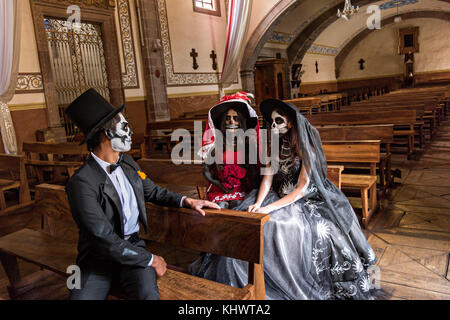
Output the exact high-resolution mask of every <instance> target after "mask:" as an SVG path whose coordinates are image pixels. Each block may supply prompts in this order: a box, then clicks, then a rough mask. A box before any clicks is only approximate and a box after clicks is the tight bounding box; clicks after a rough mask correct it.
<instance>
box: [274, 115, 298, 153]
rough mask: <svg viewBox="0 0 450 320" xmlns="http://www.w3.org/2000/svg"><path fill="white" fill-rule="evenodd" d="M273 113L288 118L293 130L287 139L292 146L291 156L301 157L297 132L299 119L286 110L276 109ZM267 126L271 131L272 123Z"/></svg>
mask: <svg viewBox="0 0 450 320" xmlns="http://www.w3.org/2000/svg"><path fill="white" fill-rule="evenodd" d="M273 111H276V112H278V113H279V114H280V115H282V116H283V117H287V118H288V121H289V122H290V123H291V125H292V127H291V129H290V130H289V132H288V133H287V137H288V139H289V143H290V145H291V155H290V156H291V158H295V157H296V156H299V157H301V152H300V139H299V136H298V131H297V119H296V118H293V117H292V115H291V114H290V113H289V112H287V111H286V110H284V109H282V108H277V109H274V110H273ZM273 111H272V112H273ZM267 125H268V126H269V129H270V128H271V125H272V123H269V122H268V121H267ZM281 146H282V144H281V143H280V149H281Z"/></svg>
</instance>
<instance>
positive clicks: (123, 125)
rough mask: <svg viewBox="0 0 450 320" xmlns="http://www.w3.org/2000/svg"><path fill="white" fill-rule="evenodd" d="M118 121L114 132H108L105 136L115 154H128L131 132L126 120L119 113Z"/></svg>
mask: <svg viewBox="0 0 450 320" xmlns="http://www.w3.org/2000/svg"><path fill="white" fill-rule="evenodd" d="M119 117H120V121H119V122H118V123H117V124H116V127H115V130H110V132H109V134H107V136H108V137H109V138H110V140H111V147H112V149H113V150H114V151H117V152H128V151H130V149H131V136H132V134H133V132H132V131H131V129H130V127H129V125H128V122H127V120H126V119H125V117H124V116H123V115H122V113H119Z"/></svg>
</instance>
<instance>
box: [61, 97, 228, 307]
mask: <svg viewBox="0 0 450 320" xmlns="http://www.w3.org/2000/svg"><path fill="white" fill-rule="evenodd" d="M124 107H125V105H122V106H121V107H119V108H117V109H115V108H114V107H113V106H112V105H111V104H110V103H109V102H108V101H106V100H105V99H104V98H103V97H102V96H101V95H100V94H99V93H97V92H96V91H95V90H94V89H90V90H88V91H86V92H85V93H83V94H82V95H81V96H80V97H78V98H77V99H76V100H75V101H74V102H72V104H71V105H70V106H69V107H67V109H66V113H67V115H68V116H69V118H70V119H71V120H72V121H73V122H74V123H75V124H76V125H77V126H78V127H79V128H80V130H81V131H82V132H83V133H84V136H85V139H84V140H83V142H82V143H84V142H86V143H87V146H88V149H89V151H91V156H90V157H89V159H88V160H87V161H86V163H85V164H84V165H83V166H82V167H81V168H80V169H79V170H77V171H76V172H75V174H74V175H73V176H72V177H71V178H70V180H69V182H68V184H67V186H66V192H67V195H68V199H69V204H70V208H71V211H72V216H73V218H74V220H75V222H76V223H77V225H78V228H79V240H78V256H77V265H78V266H79V267H80V269H81V288H79V289H72V290H71V294H70V298H71V299H73V300H80V299H83V300H98V299H106V298H107V296H108V293H109V291H110V288H111V286H112V285H116V284H117V285H118V286H120V287H121V288H122V289H123V291H124V292H125V293H126V294H127V296H128V297H129V298H131V299H159V293H158V287H157V284H156V276H163V275H164V273H165V272H166V263H165V261H164V259H163V258H162V257H159V256H157V255H154V254H151V253H150V252H148V251H147V250H146V249H145V242H144V241H143V240H141V239H140V238H139V223H141V224H142V225H143V227H144V230H146V228H147V218H146V211H145V202H146V201H149V202H154V203H156V204H159V205H164V206H172V207H186V208H192V209H194V210H195V211H197V212H198V213H199V214H202V215H204V214H205V212H204V211H203V210H202V208H203V207H209V208H214V209H219V207H218V206H217V205H216V204H214V203H211V202H208V201H203V200H194V199H190V198H186V197H182V196H181V195H179V194H177V193H175V192H172V191H169V190H167V189H165V188H161V187H159V186H157V185H155V184H154V183H153V182H152V181H151V180H150V179H149V178H147V177H146V175H145V173H143V172H141V170H140V168H139V166H138V165H137V163H136V162H135V161H134V160H133V159H132V157H130V156H129V155H127V154H125V153H124V152H127V151H129V150H130V148H131V135H132V132H131V130H130V128H129V126H128V123H127V121H126V120H125V118H124V117H123V115H122V114H121V111H122V110H123V108H124Z"/></svg>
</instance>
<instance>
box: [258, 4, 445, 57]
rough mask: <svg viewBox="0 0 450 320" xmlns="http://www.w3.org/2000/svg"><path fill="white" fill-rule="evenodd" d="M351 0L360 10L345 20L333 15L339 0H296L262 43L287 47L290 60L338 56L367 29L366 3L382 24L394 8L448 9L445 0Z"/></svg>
mask: <svg viewBox="0 0 450 320" xmlns="http://www.w3.org/2000/svg"><path fill="white" fill-rule="evenodd" d="M352 3H353V4H354V5H355V6H356V5H359V6H360V10H359V12H358V13H357V14H355V15H354V16H353V17H352V18H351V19H350V20H349V21H346V20H344V19H339V18H338V17H337V16H336V12H337V9H338V8H340V9H341V10H342V8H343V6H344V2H343V1H342V0H303V1H302V0H299V1H297V3H296V4H295V5H296V7H295V8H294V9H291V10H290V12H289V13H288V14H286V15H285V16H283V17H282V18H280V19H279V21H277V26H276V27H275V28H274V30H273V32H271V34H270V35H268V37H267V38H268V41H267V42H266V43H265V46H266V47H276V48H280V49H285V50H287V54H288V58H289V62H290V63H294V62H296V61H299V60H301V59H302V58H303V56H304V55H305V53H306V52H308V51H310V52H315V53H327V54H330V55H335V56H338V55H339V54H340V52H341V51H342V50H343V49H344V48H346V46H347V45H348V44H349V43H351V42H352V39H354V38H355V37H357V36H358V35H359V38H361V35H362V34H363V35H364V34H365V33H364V31H365V30H368V28H367V25H366V22H367V19H368V18H369V16H370V15H371V13H367V8H368V7H369V6H370V5H377V6H379V8H380V9H381V19H382V25H383V23H392V21H393V17H394V16H396V15H397V12H399V14H400V15H403V17H408V15H411V13H418V12H427V13H426V14H424V16H426V17H430V18H432V17H433V14H432V13H433V12H436V14H437V15H439V14H441V15H442V12H450V1H449V0H389V1H388V0H384V1H370V0H360V1H357V0H353V1H352ZM413 16H414V15H413ZM416 16H417V14H416ZM418 16H420V15H418ZM347 49H348V47H347Z"/></svg>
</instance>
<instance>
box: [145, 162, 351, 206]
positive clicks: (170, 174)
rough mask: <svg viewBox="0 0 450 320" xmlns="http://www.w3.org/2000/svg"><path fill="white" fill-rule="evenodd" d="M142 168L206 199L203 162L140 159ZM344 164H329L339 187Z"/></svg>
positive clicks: (163, 182) (154, 177)
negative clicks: (177, 163) (193, 189)
mask: <svg viewBox="0 0 450 320" xmlns="http://www.w3.org/2000/svg"><path fill="white" fill-rule="evenodd" d="M138 164H139V166H140V167H141V169H142V170H143V171H144V172H145V173H146V174H147V175H148V176H149V177H150V179H152V181H154V182H155V183H157V184H158V185H164V186H169V187H170V188H172V187H176V186H179V187H192V188H196V189H197V193H198V196H199V199H205V194H206V192H205V189H206V187H207V186H208V181H207V180H206V179H205V178H204V176H203V163H202V162H201V161H200V162H195V163H191V164H180V165H176V164H174V163H173V162H172V160H170V159H140V160H138ZM343 170H344V167H343V166H328V174H327V177H328V179H330V181H331V182H333V183H334V184H335V185H336V186H337V187H338V188H339V189H340V188H341V183H342V178H341V174H342V171H343Z"/></svg>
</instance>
